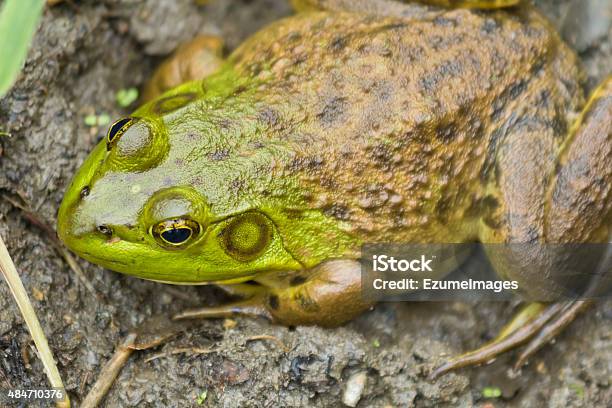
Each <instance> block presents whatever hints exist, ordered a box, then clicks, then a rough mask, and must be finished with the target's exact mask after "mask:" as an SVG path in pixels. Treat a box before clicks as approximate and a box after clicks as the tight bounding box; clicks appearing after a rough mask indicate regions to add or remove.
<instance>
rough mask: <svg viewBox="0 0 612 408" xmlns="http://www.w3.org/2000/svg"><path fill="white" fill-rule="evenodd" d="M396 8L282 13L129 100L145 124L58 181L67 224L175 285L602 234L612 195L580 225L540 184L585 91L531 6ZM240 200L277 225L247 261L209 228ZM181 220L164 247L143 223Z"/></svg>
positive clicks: (74, 243) (572, 62) (124, 268)
mask: <svg viewBox="0 0 612 408" xmlns="http://www.w3.org/2000/svg"><path fill="white" fill-rule="evenodd" d="M332 3H333V2H332ZM398 7H400V8H401V7H405V11H406V12H405V13H403V12H401V13H395V12H394V14H393V15H391V16H382V15H376V14H370V13H366V12H363V13H361V12H355V13H342V12H319V13H303V14H297V15H295V16H293V17H289V18H287V19H284V20H282V21H279V22H277V23H275V24H272V25H271V26H269V27H267V28H265V29H263V30H262V31H261V32H259V33H257V34H255V35H254V36H252V37H251V38H250V39H248V40H247V41H246V42H245V43H244V44H243V45H242V46H241V47H239V48H238V49H237V50H236V51H235V52H234V53H233V54H232V55H231V56H230V57H229V59H228V60H227V62H226V63H225V64H224V65H223V66H222V68H221V69H220V70H219V71H218V72H217V73H215V74H213V75H211V76H209V77H207V78H205V79H203V80H201V81H195V82H190V83H187V84H184V85H182V86H179V87H178V88H175V89H173V90H171V91H169V92H167V93H165V94H164V95H163V96H162V97H160V98H158V99H156V100H154V101H152V102H149V103H147V104H145V105H144V106H142V107H141V108H139V109H138V110H136V111H135V112H134V113H133V115H132V117H135V118H140V123H141V124H145V123H146V124H147V126H148V127H149V129H150V135H149V137H148V138H147V137H145V138H144V139H146V140H144V139H142V138H140V139H139V138H138V137H136V136H134V134H135V133H136V132H132V134H130V132H129V131H128V132H127V133H126V134H125V135H124V136H123V137H122V138H121V139H120V140H119V141H118V143H117V144H116V145H114V146H113V147H112V148H111V150H110V151H109V152H107V148H106V143H105V142H104V141H103V142H101V143H100V145H99V146H98V147H96V149H95V150H94V151H93V152H92V154H91V156H90V157H89V158H88V159H87V161H86V162H85V163H84V164H83V166H82V168H81V169H80V170H79V173H78V174H77V175H76V177H75V179H74V181H73V182H72V185H71V187H70V188H69V189H68V191H67V193H66V197H65V199H64V202H63V204H62V207H61V209H60V213H59V223H58V230H59V233H60V237H61V238H62V239H63V240H64V241H65V242H66V243H67V244H68V246H69V247H70V248H71V249H73V250H74V251H75V252H76V253H78V254H79V255H81V256H83V257H84V258H86V259H88V260H91V261H92V262H95V263H98V264H101V265H103V266H105V267H108V268H110V269H113V270H116V271H120V272H123V273H127V274H131V275H135V276H139V277H143V278H146V279H155V280H161V281H168V282H177V283H202V282H214V281H233V282H236V281H241V280H248V279H252V278H257V277H258V276H260V275H261V274H262V273H264V272H268V271H298V270H309V269H310V268H312V267H314V266H315V265H319V264H321V263H322V262H324V261H327V260H330V259H354V258H355V257H356V256H358V253H359V248H360V245H361V244H362V243H364V242H380V241H385V242H465V241H472V240H480V241H485V242H508V241H512V242H530V241H534V240H536V241H538V240H539V241H555V242H567V241H568V240H570V238H574V239H577V240H591V239H595V240H597V239H599V238H598V237H601V236H602V227H601V224H602V222H601V220H602V219H604V220H605V219H608V218H606V217H608V214H609V207H610V205H609V200H607V199H603V204H602V205H601V206H598V207H597V208H593V209H592V210H589V211H591V212H588V211H587V214H586V215H585V216H584V219H583V220H576V219H575V217H574V218H572V215H567V214H566V215H562V216H559V214H562V212H559V213H558V214H557V213H555V211H561V210H558V208H560V206H559V205H557V204H558V203H553V204H551V201H550V197H549V194H550V189H551V187H550V185H551V182H552V181H551V180H553V179H554V175H555V159H556V158H557V156H558V154H559V151H560V150H561V147H562V145H563V144H564V143H568V142H567V140H569V139H568V137H569V136H568V134H569V129H570V127H571V126H572V124H573V123H574V120H575V119H576V117H577V115H578V114H579V113H580V111H581V110H582V108H583V106H584V95H583V91H582V86H581V80H582V75H581V73H580V70H579V68H578V64H577V59H576V56H575V55H574V54H573V53H572V52H571V51H570V50H569V48H568V47H567V46H566V45H565V44H563V43H562V42H561V41H560V39H559V37H558V35H557V34H556V33H554V32H553V31H552V30H551V29H550V27H549V25H548V24H547V23H546V22H545V21H544V19H543V18H542V17H540V15H539V14H538V13H537V12H535V11H534V10H532V9H530V8H525V9H521V10H514V11H509V12H506V11H495V12H478V11H472V10H446V11H442V10H440V9H429V8H425V7H422V6H413V5H410V6H406V5H401V6H398ZM135 126H136V125H135ZM143 129H146V127H144V128H143ZM145 133H146V132H145ZM151 135H152V136H151ZM132 139H133V140H132ZM143 140H144V141H143ZM123 145H125V146H123ZM606 148H607V146H606ZM604 150H605V149H604ZM122 151H124V153H125V154H123V155H122V153H121V152H122ZM598 160H599V159H598ZM599 162H601V160H599ZM586 183H587V184H588V183H591V184H592V185H593V186H595V182H594V181H593V180H591V179H588V180H586ZM84 186H89V188H90V193H89V195H88V196H86V197H83V198H81V197H80V196H79V194H80V193H79V192H80V191H81V189H82V188H83V187H84ZM598 188H599V190H597V189H598ZM603 188H604V187H597V186H595V187H594V190H593V191H594V192H593V194H595V195H596V194H600V196H601V195H602V194H603V195H604V196H605V194H607V193H606V192H605V191H603V190H602V189H603ZM596 190H597V191H596ZM587 199H588V197H587V198H585V199H584V200H587ZM579 200H580V199H579ZM606 200H607V201H606ZM156 206H157V207H156ZM547 206H548V207H549V208H548V210H547V209H546V208H547ZM154 207H155V208H154ZM247 211H256V212H259V213H262V214H265V215H266V216H267V217H268V218H269V220H271V222H272V223H273V225H274V228H273V230H274V232H273V236H272V239H271V241H270V243H269V244H268V245H267V247H266V249H265V251H264V252H263V253H261V254H260V256H258V257H257V258H256V259H253V260H249V261H246V262H245V261H241V260H237V259H235V258H233V257H232V256H230V255H228V254H227V253H226V251H225V250H224V249H223V247H222V246H221V245H220V239H219V237H220V236H221V234H222V231H223V230H224V228H225V227H226V225H227V222H228V220H231V219H232V218H233V217H235V216H236V215H238V214H241V213H244V212H247ZM547 211H548V212H547ZM180 216H189V217H191V218H193V219H195V220H197V221H198V222H199V223H200V225H202V226H203V232H202V233H201V234H200V235H199V236H198V238H197V239H196V240H195V241H194V242H191V243H190V244H189V245H188V246H186V247H185V248H181V249H169V248H166V247H164V246H163V245H160V244H159V243H158V242H157V241H156V240H155V239H154V237H152V236H151V234H150V229H151V228H152V226H154V225H156V224H157V223H158V222H159V221H161V220H164V219H170V218H173V217H180ZM594 220H599V221H594ZM589 223H591V224H589ZM98 225H106V226H109V227H111V228H112V231H113V236H112V238H110V239H109V237H108V236H105V235H103V234H101V233H100V232H98V231H97V230H96V226H98ZM585 225H589V226H588V228H583V226H585ZM603 228H604V229H605V228H607V227H606V224H605V223H604V227H603ZM577 231H578V232H577ZM500 273H502V274H504V275H509V274H510V275H511V274H512V271H506V270H502V271H500ZM521 279H523V280H524V281H525V282H524V283H526V284H527V286H529V285H534V286H538V285H543V286H546V285H547V282H546V280H545V279H544V278H543V277H533V276H529V277H522V278H521Z"/></svg>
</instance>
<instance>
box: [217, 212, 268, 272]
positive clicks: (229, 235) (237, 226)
mask: <svg viewBox="0 0 612 408" xmlns="http://www.w3.org/2000/svg"><path fill="white" fill-rule="evenodd" d="M270 224H271V223H270V220H269V219H268V218H267V217H265V216H264V215H262V214H258V213H246V214H242V215H240V216H238V217H236V218H234V219H233V220H231V221H230V222H229V223H228V225H227V226H226V227H225V228H224V229H223V231H222V232H221V236H220V237H221V240H222V243H223V246H224V247H225V251H226V252H227V253H228V254H229V255H230V256H231V257H233V258H235V259H237V260H239V261H244V262H246V261H251V260H253V259H255V258H257V256H259V255H260V254H261V253H262V252H263V251H264V250H265V249H266V247H267V246H268V244H269V243H270V241H271V239H272V226H271V225H270Z"/></svg>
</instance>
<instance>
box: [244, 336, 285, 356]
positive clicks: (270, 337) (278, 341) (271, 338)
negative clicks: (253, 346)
mask: <svg viewBox="0 0 612 408" xmlns="http://www.w3.org/2000/svg"><path fill="white" fill-rule="evenodd" d="M256 340H270V341H273V342H274V343H276V344H277V345H278V346H280V348H282V349H283V351H284V352H285V353H288V352H289V351H291V349H290V348H289V347H287V345H285V343H283V342H282V340H281V339H279V338H278V337H274V336H271V335H269V334H261V335H258V336H251V337H249V338H247V339H246V341H247V342H249V341H256Z"/></svg>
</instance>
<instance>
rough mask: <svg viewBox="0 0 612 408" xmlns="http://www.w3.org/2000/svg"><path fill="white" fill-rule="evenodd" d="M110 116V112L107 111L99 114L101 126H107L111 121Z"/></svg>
mask: <svg viewBox="0 0 612 408" xmlns="http://www.w3.org/2000/svg"><path fill="white" fill-rule="evenodd" d="M110 120H111V119H110V116H108V114H106V113H101V114H99V115H98V125H99V126H106V125H108V124H109V123H110Z"/></svg>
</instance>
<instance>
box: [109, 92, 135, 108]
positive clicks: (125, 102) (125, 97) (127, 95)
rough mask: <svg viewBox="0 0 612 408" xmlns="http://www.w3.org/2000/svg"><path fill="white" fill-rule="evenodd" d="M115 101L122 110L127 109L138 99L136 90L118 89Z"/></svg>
mask: <svg viewBox="0 0 612 408" xmlns="http://www.w3.org/2000/svg"><path fill="white" fill-rule="evenodd" d="M115 98H116V99H117V104H118V105H119V106H121V107H122V108H127V107H128V106H130V105H131V104H133V103H134V102H135V101H136V99H138V89H136V88H128V89H120V90H119V91H118V92H117V95H116V96H115Z"/></svg>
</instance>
